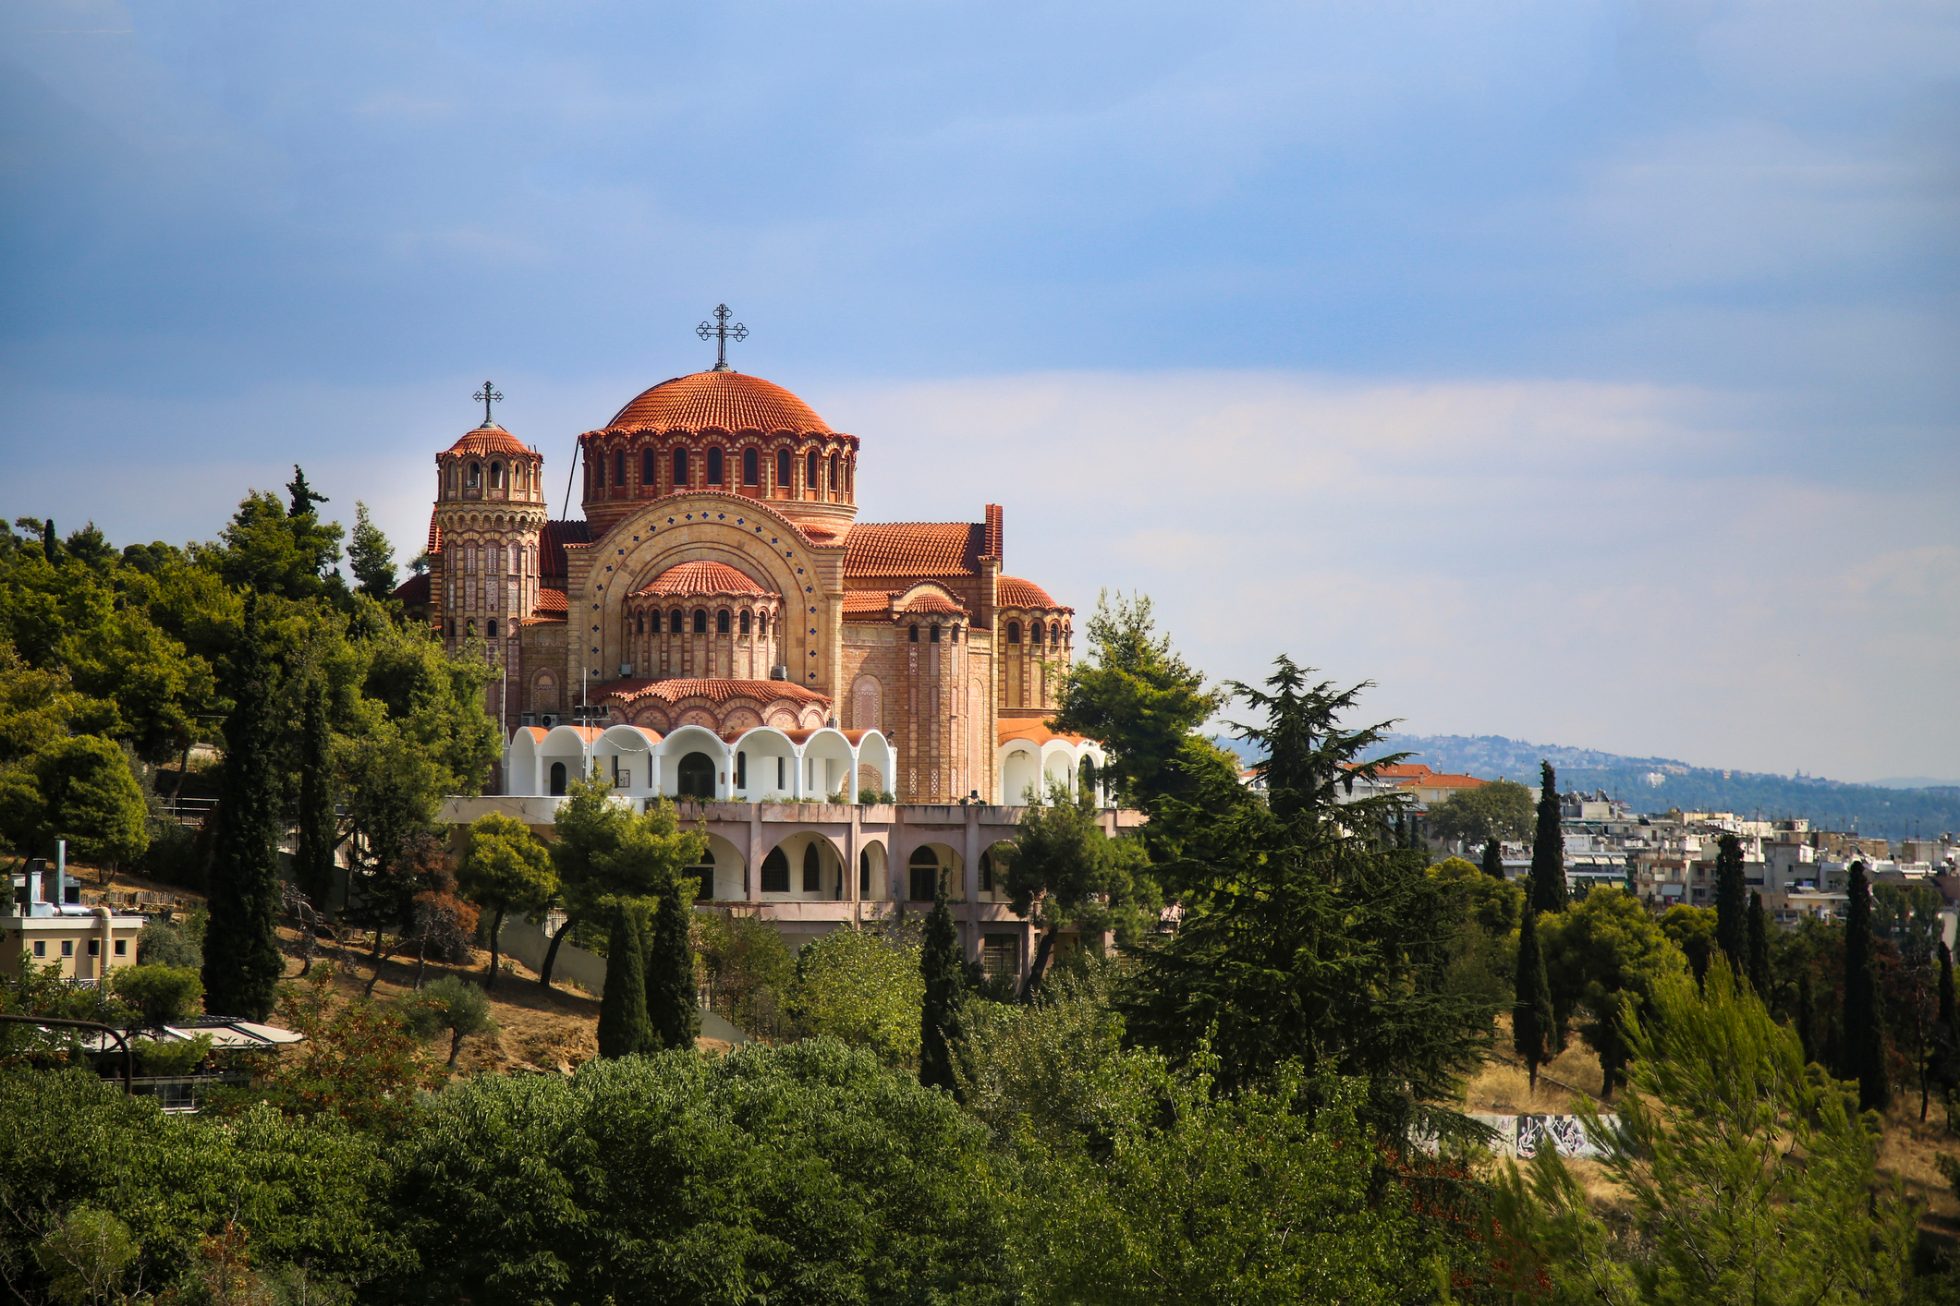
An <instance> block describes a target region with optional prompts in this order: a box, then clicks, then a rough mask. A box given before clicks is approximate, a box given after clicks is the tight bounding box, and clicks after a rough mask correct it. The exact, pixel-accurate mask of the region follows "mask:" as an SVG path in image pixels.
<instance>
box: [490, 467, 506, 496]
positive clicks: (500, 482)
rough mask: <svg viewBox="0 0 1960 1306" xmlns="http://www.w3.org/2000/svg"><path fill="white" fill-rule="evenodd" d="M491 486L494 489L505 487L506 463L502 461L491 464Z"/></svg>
mask: <svg viewBox="0 0 1960 1306" xmlns="http://www.w3.org/2000/svg"><path fill="white" fill-rule="evenodd" d="M490 488H491V489H493V490H501V489H503V488H504V465H503V464H502V463H491V464H490Z"/></svg>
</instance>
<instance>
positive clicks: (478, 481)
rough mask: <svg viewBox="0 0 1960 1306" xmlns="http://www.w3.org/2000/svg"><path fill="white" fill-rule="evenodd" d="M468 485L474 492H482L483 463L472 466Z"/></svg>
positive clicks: (472, 464)
mask: <svg viewBox="0 0 1960 1306" xmlns="http://www.w3.org/2000/svg"><path fill="white" fill-rule="evenodd" d="M467 484H468V485H469V487H470V488H471V489H472V490H480V489H482V488H483V464H482V463H471V464H470V477H469V480H468V482H467Z"/></svg>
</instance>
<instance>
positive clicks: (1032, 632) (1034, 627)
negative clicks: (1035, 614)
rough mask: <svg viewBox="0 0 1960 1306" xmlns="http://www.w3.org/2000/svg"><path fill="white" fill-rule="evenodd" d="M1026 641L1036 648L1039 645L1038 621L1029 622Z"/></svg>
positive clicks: (1039, 624) (1039, 625) (1039, 627)
mask: <svg viewBox="0 0 1960 1306" xmlns="http://www.w3.org/2000/svg"><path fill="white" fill-rule="evenodd" d="M1028 642H1029V643H1030V644H1033V645H1034V646H1035V647H1036V648H1040V647H1041V623H1040V622H1039V621H1036V622H1032V623H1030V624H1029V626H1028Z"/></svg>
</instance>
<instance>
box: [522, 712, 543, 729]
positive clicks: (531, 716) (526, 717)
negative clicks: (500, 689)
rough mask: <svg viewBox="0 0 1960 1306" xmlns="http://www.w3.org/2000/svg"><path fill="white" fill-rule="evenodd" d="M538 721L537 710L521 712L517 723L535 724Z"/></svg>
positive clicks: (523, 724)
mask: <svg viewBox="0 0 1960 1306" xmlns="http://www.w3.org/2000/svg"><path fill="white" fill-rule="evenodd" d="M537 723H538V714H537V713H536V712H521V713H519V714H518V717H517V724H518V725H520V726H534V725H536V724H537Z"/></svg>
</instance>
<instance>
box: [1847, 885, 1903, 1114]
mask: <svg viewBox="0 0 1960 1306" xmlns="http://www.w3.org/2000/svg"><path fill="white" fill-rule="evenodd" d="M1849 890H1850V891H1849V894H1848V895H1847V897H1848V902H1847V904H1846V910H1845V920H1844V1045H1843V1049H1842V1051H1841V1053H1840V1061H1839V1065H1838V1074H1839V1075H1840V1076H1842V1077H1843V1078H1845V1079H1851V1080H1856V1081H1857V1083H1858V1106H1859V1109H1861V1110H1864V1111H1883V1110H1884V1109H1885V1108H1886V1107H1887V1106H1889V1105H1890V1104H1891V1101H1892V1085H1891V1082H1890V1079H1889V1078H1888V1076H1887V1074H1886V1066H1885V1023H1884V1018H1883V1016H1882V1015H1881V1013H1880V1011H1879V1004H1878V975H1877V972H1876V967H1875V964H1874V961H1873V958H1872V894H1871V886H1870V884H1869V882H1868V881H1867V880H1866V878H1865V864H1864V863H1863V862H1853V863H1852V864H1851V882H1850V885H1849Z"/></svg>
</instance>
